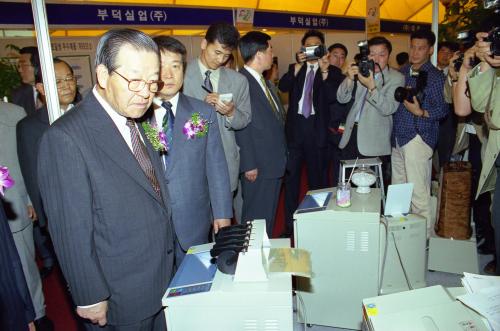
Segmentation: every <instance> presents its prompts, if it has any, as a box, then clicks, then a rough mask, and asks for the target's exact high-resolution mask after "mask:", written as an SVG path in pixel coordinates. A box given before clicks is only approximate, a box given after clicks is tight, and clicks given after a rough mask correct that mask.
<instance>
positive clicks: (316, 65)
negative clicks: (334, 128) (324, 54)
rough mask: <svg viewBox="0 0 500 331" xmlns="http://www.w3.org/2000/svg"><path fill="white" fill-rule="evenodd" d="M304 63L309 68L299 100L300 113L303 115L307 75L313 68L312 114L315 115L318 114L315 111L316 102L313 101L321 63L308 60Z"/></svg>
mask: <svg viewBox="0 0 500 331" xmlns="http://www.w3.org/2000/svg"><path fill="white" fill-rule="evenodd" d="M304 65H307V70H306V78H305V79H304V86H303V87H302V97H301V98H300V100H299V111H298V113H299V114H301V115H302V104H303V103H304V90H305V89H306V82H307V75H308V74H309V72H310V71H311V70H313V71H314V75H313V92H312V95H311V115H314V114H316V112H315V111H314V102H313V96H314V77H316V71H317V70H318V68H319V64H318V62H316V63H314V64H310V63H307V62H306V63H305V64H304ZM311 66H312V69H311Z"/></svg>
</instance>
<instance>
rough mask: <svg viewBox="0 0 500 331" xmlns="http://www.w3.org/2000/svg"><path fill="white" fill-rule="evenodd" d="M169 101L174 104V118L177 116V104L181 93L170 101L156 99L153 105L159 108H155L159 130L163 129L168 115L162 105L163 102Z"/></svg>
mask: <svg viewBox="0 0 500 331" xmlns="http://www.w3.org/2000/svg"><path fill="white" fill-rule="evenodd" d="M166 101H169V102H170V103H171V104H172V113H174V116H176V115H177V104H178V103H179V93H177V94H176V95H175V96H174V97H172V99H170V100H162V99H160V98H154V99H153V103H154V104H155V105H156V106H158V107H155V121H156V125H158V128H161V125H162V123H163V117H164V116H165V114H166V113H167V110H166V109H165V108H163V106H162V105H161V104H162V102H166Z"/></svg>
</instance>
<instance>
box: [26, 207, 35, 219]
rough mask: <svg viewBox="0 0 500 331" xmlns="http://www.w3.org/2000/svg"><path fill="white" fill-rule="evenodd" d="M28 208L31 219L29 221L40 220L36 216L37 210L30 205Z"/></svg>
mask: <svg viewBox="0 0 500 331" xmlns="http://www.w3.org/2000/svg"><path fill="white" fill-rule="evenodd" d="M26 208H27V209H28V217H29V219H30V220H32V221H36V220H38V216H37V215H36V211H35V208H33V206H32V205H28V206H27V207H26Z"/></svg>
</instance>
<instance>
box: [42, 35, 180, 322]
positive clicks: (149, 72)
mask: <svg viewBox="0 0 500 331" xmlns="http://www.w3.org/2000/svg"><path fill="white" fill-rule="evenodd" d="M95 68H96V77H97V85H96V86H95V87H94V89H93V91H92V92H90V93H88V94H87V96H86V97H85V98H84V99H83V100H82V102H80V103H79V104H78V105H77V106H75V108H74V110H72V111H70V112H68V113H67V114H65V115H64V116H63V117H62V118H60V119H58V120H57V121H56V122H55V123H54V124H53V125H52V126H51V127H50V128H49V129H48V130H47V132H46V133H45V134H44V135H43V137H42V139H41V142H40V147H39V153H38V156H39V160H38V182H39V187H40V191H41V192H40V193H41V196H42V200H43V204H44V208H45V211H46V214H47V218H48V219H49V220H50V222H49V230H50V234H51V236H52V240H53V243H54V248H55V250H56V253H57V256H58V258H59V264H60V266H61V269H62V271H63V274H64V277H65V278H66V280H67V282H68V284H69V289H70V293H71V296H72V298H73V301H74V302H75V304H76V305H77V310H76V311H77V314H78V315H79V316H81V317H82V318H84V319H87V320H88V322H89V323H88V324H86V325H85V327H86V329H87V330H94V329H95V330H103V329H104V330H113V331H115V330H119V331H129V330H130V331H132V330H148V331H149V330H151V331H160V330H161V331H164V330H166V324H165V320H164V313H163V311H162V306H161V298H162V296H163V294H164V293H165V291H166V289H167V286H168V283H169V281H170V278H171V276H172V273H173V262H174V242H175V234H174V232H173V227H172V224H171V209H170V198H169V194H168V189H167V187H166V185H165V181H163V180H161V178H162V176H163V167H162V164H161V160H160V157H159V155H158V153H156V152H155V150H154V149H153V147H152V144H151V142H150V141H149V139H148V138H147V137H146V136H145V133H144V130H143V129H142V127H141V126H139V125H137V123H136V119H138V118H140V117H142V116H143V115H144V114H145V112H146V111H147V109H148V108H149V107H150V105H151V103H152V101H153V97H154V94H155V93H156V92H157V91H158V90H159V88H160V86H161V81H160V80H159V78H160V55H159V50H158V46H157V45H156V44H155V42H154V41H153V40H152V39H151V38H150V37H148V36H147V35H146V34H144V33H142V32H140V31H136V30H131V29H119V30H110V31H108V32H107V33H105V34H104V35H103V36H102V37H101V39H100V40H99V44H98V46H97V54H96V65H95ZM99 327H104V328H99Z"/></svg>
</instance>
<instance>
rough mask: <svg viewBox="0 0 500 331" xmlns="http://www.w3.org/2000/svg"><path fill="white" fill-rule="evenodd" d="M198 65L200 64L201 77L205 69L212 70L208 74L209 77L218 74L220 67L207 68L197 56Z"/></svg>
mask: <svg viewBox="0 0 500 331" xmlns="http://www.w3.org/2000/svg"><path fill="white" fill-rule="evenodd" d="M198 65H199V66H200V71H201V75H202V76H203V78H205V72H206V71H207V70H210V71H211V72H212V73H211V74H210V77H213V76H214V75H215V76H218V75H219V71H220V70H219V69H220V67H219V68H217V69H215V70H214V69H209V68H207V67H205V65H204V64H203V62H201V60H200V58H198Z"/></svg>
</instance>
